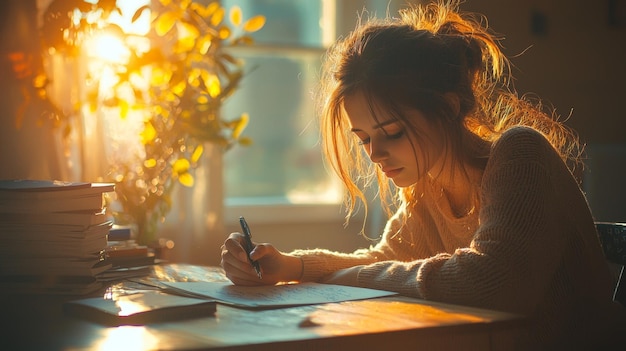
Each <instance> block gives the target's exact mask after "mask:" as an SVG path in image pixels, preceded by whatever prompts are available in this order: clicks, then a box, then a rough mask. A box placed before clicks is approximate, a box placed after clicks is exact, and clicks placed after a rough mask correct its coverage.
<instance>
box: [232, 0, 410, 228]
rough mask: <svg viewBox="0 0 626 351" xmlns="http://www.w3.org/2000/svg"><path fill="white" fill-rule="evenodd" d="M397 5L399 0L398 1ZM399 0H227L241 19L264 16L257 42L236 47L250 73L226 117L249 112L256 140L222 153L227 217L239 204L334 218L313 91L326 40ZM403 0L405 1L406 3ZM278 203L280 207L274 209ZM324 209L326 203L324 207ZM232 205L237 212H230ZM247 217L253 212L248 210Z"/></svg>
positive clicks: (335, 199)
mask: <svg viewBox="0 0 626 351" xmlns="http://www.w3.org/2000/svg"><path fill="white" fill-rule="evenodd" d="M396 3H397V4H396ZM400 3H401V2H400V1H397V0H391V1H380V0H378V1H376V0H370V1H366V0H359V1H344V0H317V1H313V0H225V1H223V4H224V6H225V7H226V8H230V7H231V6H234V5H237V6H240V7H241V8H242V11H243V14H244V17H245V16H253V15H256V14H261V15H264V16H265V17H266V18H267V22H266V24H265V27H264V28H263V29H262V30H260V31H258V32H256V33H254V39H255V44H254V45H253V46H251V47H247V48H241V49H235V50H234V52H233V54H234V55H235V56H237V57H239V58H242V59H244V60H245V69H246V71H247V74H246V75H245V76H244V79H243V80H242V83H241V85H240V88H239V89H238V90H237V92H236V93H235V94H234V95H233V96H232V97H231V98H229V101H228V102H227V103H226V106H225V108H224V111H223V113H224V114H225V115H224V117H228V116H230V115H232V116H238V115H239V114H241V113H243V112H246V113H249V114H250V123H249V125H248V127H247V129H246V130H245V132H244V133H246V134H247V135H248V136H249V137H250V138H251V139H252V141H253V144H252V145H251V146H249V147H236V148H234V149H232V150H229V151H228V152H227V153H226V155H225V159H224V166H225V167H224V172H225V173H224V183H225V184H224V186H225V196H226V212H227V217H229V216H230V217H232V216H234V215H235V209H236V213H242V212H247V211H242V207H245V208H248V210H250V211H251V212H254V211H252V209H254V208H256V209H259V206H263V207H262V209H263V211H262V212H263V216H259V217H263V218H259V219H257V220H268V219H269V220H271V218H270V217H272V213H277V214H282V215H283V217H284V215H285V213H284V212H283V210H288V211H293V213H290V214H289V217H290V218H297V217H299V216H300V215H306V216H307V218H309V219H312V218H311V216H314V217H316V218H315V219H316V220H323V219H324V218H327V219H330V217H333V218H334V219H336V218H340V217H341V216H342V213H341V211H339V210H338V204H339V203H340V201H341V185H340V184H339V182H338V180H337V179H336V177H335V176H334V175H332V174H330V173H329V172H328V171H327V170H326V169H325V168H324V165H323V161H322V155H321V150H320V147H319V144H320V143H319V141H320V140H319V129H318V121H317V117H316V115H315V112H316V111H315V108H316V106H315V101H314V100H313V97H312V95H313V92H314V89H315V86H316V84H317V82H318V76H319V75H318V74H319V69H320V64H321V58H322V56H323V54H324V52H325V49H326V48H327V46H328V45H329V44H330V43H332V42H333V41H334V40H335V39H336V38H337V37H338V36H339V35H341V34H342V33H345V32H347V31H349V30H351V29H352V28H354V25H355V23H356V19H357V16H358V15H359V14H361V13H362V11H363V9H367V11H368V14H367V16H369V15H374V14H376V15H377V16H385V15H386V14H387V12H388V11H389V13H395V12H397V7H393V5H394V4H396V5H399V4H400ZM402 3H404V2H402ZM277 208H280V209H281V210H277ZM324 208H326V209H325V210H324ZM230 210H232V211H233V214H232V215H230V214H228V212H229V211H230ZM247 216H249V215H248V214H247Z"/></svg>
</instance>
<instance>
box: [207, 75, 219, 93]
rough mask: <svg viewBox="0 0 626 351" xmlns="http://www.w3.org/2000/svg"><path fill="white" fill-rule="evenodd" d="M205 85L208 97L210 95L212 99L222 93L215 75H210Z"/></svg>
mask: <svg viewBox="0 0 626 351" xmlns="http://www.w3.org/2000/svg"><path fill="white" fill-rule="evenodd" d="M205 84H206V86H207V89H208V90H209V95H211V97H212V98H216V97H218V96H219V95H220V94H221V93H222V85H221V84H220V80H219V78H218V77H217V76H216V75H214V74H212V75H210V76H209V79H208V80H207V81H206V82H205Z"/></svg>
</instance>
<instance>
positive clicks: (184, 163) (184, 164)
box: [172, 158, 190, 175]
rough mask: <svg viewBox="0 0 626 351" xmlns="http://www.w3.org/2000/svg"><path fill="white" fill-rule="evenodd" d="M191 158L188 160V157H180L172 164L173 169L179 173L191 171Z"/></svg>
mask: <svg viewBox="0 0 626 351" xmlns="http://www.w3.org/2000/svg"><path fill="white" fill-rule="evenodd" d="M189 167H190V164H189V160H187V159H186V158H179V159H178V160H176V161H174V164H173V165H172V171H173V172H174V173H175V174H177V175H180V174H183V173H186V172H188V171H189Z"/></svg>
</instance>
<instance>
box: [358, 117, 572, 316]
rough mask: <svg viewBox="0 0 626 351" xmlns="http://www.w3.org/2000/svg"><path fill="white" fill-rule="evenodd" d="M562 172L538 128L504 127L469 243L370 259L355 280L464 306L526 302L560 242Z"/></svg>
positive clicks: (544, 280)
mask: <svg viewBox="0 0 626 351" xmlns="http://www.w3.org/2000/svg"><path fill="white" fill-rule="evenodd" d="M560 164H562V167H561V168H560V169H561V173H560V174H550V171H551V169H550V168H551V166H550V167H548V165H560ZM557 168H558V167H557ZM568 175H570V174H569V171H568V170H567V168H566V167H565V165H564V164H563V163H562V161H561V159H560V158H559V156H558V154H557V153H556V151H555V150H554V149H553V148H552V146H551V145H550V144H549V143H548V141H547V140H546V139H545V138H544V137H543V136H542V135H540V134H539V133H537V132H535V131H533V130H531V129H528V128H514V129H512V130H510V131H508V132H506V133H504V134H503V135H502V136H501V138H500V140H499V141H498V142H497V143H496V144H495V145H494V146H493V149H492V153H491V157H490V160H489V162H488V165H487V167H486V169H485V173H484V175H483V181H482V187H481V188H482V191H481V210H480V214H479V220H480V225H479V227H478V229H477V231H476V232H475V234H474V236H473V238H472V241H471V244H470V245H469V247H463V248H458V249H457V250H455V251H454V252H453V253H441V254H438V255H435V256H432V257H429V258H426V259H422V260H415V261H411V262H398V261H385V262H378V263H374V264H371V265H368V266H366V267H364V268H363V269H361V270H360V272H359V276H358V282H359V284H360V285H362V286H366V287H371V288H379V289H386V290H394V291H397V292H399V293H401V294H405V295H409V296H414V297H419V298H425V299H430V300H437V301H445V302H450V303H457V304H464V305H473V306H480V307H488V308H494V309H502V310H508V311H520V312H522V311H524V309H526V308H532V307H533V306H535V304H536V302H537V300H538V299H540V297H539V296H538V294H541V291H542V290H543V289H544V288H545V286H546V284H549V280H550V276H551V275H552V274H553V272H554V271H555V270H556V267H557V265H558V262H559V259H560V258H559V256H560V254H559V252H560V250H562V249H561V248H562V247H564V245H563V240H564V239H563V236H562V235H554V233H557V232H558V228H556V226H558V225H559V224H558V223H559V220H558V218H554V216H553V215H554V209H555V208H556V207H557V206H558V204H557V202H558V201H557V200H556V199H557V197H558V194H555V191H554V188H553V185H552V184H553V183H552V181H551V178H552V177H561V178H562V177H563V176H568ZM520 296H524V298H519V297H520Z"/></svg>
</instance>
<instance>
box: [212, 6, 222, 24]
mask: <svg viewBox="0 0 626 351" xmlns="http://www.w3.org/2000/svg"><path fill="white" fill-rule="evenodd" d="M223 19H224V8H223V7H220V8H218V9H217V10H215V13H213V16H211V25H212V26H213V27H217V26H218V25H219V24H220V23H222V20H223Z"/></svg>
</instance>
